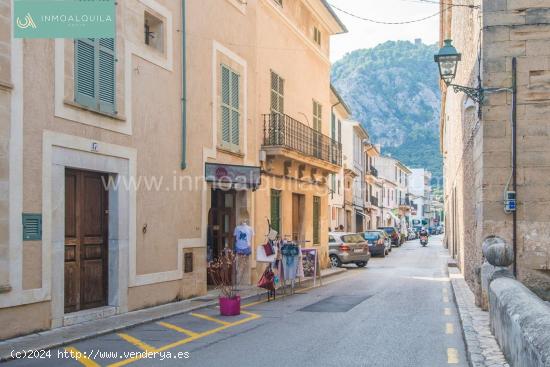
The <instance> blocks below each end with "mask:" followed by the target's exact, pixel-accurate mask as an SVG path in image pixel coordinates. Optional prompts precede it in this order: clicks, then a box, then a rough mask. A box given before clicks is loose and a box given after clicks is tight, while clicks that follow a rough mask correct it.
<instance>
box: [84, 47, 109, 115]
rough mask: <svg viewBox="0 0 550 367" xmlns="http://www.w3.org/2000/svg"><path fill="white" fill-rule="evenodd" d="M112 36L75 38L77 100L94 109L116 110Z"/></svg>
mask: <svg viewBox="0 0 550 367" xmlns="http://www.w3.org/2000/svg"><path fill="white" fill-rule="evenodd" d="M115 49H116V48H115V40H114V39H113V38H97V39H93V38H84V39H78V40H75V73H74V78H75V101H76V102H77V103H79V104H81V105H83V106H86V107H89V108H92V109H94V110H97V111H100V112H105V113H108V114H113V113H115V112H116V109H115V102H116V78H115V75H116V74H115V73H116V67H115V64H116V57H115Z"/></svg>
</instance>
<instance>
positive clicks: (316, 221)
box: [313, 196, 321, 245]
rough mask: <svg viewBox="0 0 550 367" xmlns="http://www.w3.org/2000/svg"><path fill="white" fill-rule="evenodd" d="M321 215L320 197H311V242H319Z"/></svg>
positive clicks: (316, 243)
mask: <svg viewBox="0 0 550 367" xmlns="http://www.w3.org/2000/svg"><path fill="white" fill-rule="evenodd" d="M320 215H321V198H320V197H319V196H314V197H313V244H314V245H318V244H319V242H320V238H319V233H320V230H321V229H320V225H321V223H320V218H319V216H320Z"/></svg>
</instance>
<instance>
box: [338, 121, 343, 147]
mask: <svg viewBox="0 0 550 367" xmlns="http://www.w3.org/2000/svg"><path fill="white" fill-rule="evenodd" d="M338 144H342V121H340V120H338Z"/></svg>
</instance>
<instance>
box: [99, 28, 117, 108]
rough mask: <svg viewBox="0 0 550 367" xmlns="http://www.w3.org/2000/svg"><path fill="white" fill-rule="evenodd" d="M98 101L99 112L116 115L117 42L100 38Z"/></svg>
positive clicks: (112, 39)
mask: <svg viewBox="0 0 550 367" xmlns="http://www.w3.org/2000/svg"><path fill="white" fill-rule="evenodd" d="M97 50H98V51H97V52H98V63H99V71H98V80H99V82H98V89H99V90H98V97H99V98H98V100H99V110H100V111H101V112H105V113H115V89H116V85H115V81H116V80H115V40H114V38H100V39H99V40H98V47H97Z"/></svg>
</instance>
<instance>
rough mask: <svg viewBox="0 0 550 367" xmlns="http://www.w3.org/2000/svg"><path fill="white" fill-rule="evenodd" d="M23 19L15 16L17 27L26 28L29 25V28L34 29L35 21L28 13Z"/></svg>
mask: <svg viewBox="0 0 550 367" xmlns="http://www.w3.org/2000/svg"><path fill="white" fill-rule="evenodd" d="M23 19H24V20H23V21H21V18H20V17H17V20H16V23H17V26H18V27H19V28H21V29H27V28H29V27H31V28H34V29H36V23H35V22H34V19H32V17H31V14H30V13H27V14H26V15H25V17H24V18H23Z"/></svg>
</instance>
